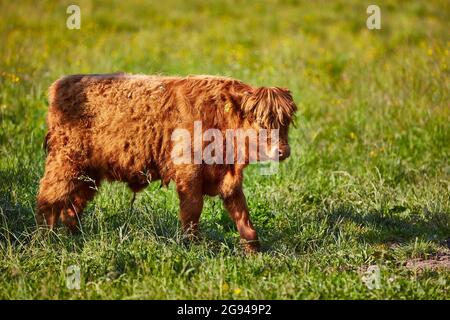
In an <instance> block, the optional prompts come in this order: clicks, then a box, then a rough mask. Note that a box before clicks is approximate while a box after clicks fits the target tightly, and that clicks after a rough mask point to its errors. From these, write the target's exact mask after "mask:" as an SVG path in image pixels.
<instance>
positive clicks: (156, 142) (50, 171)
mask: <svg viewBox="0 0 450 320" xmlns="http://www.w3.org/2000/svg"><path fill="white" fill-rule="evenodd" d="M49 101H50V105H49V111H48V117H47V122H48V133H47V136H46V139H45V142H44V145H45V148H46V150H47V152H48V155H47V159H46V164H45V174H44V176H43V178H42V180H41V182H40V188H39V194H38V199H37V220H38V222H39V223H41V224H46V225H48V226H49V227H53V225H54V224H55V223H56V222H57V221H58V219H60V220H61V221H62V222H63V223H64V224H65V225H66V226H67V227H69V229H71V230H73V231H75V230H77V228H78V222H79V219H80V216H81V213H82V211H83V209H84V207H85V206H86V203H87V202H88V201H90V200H92V199H93V197H94V195H95V193H96V190H97V188H96V187H98V186H99V185H100V183H101V181H102V180H104V179H106V180H110V181H123V182H126V183H127V184H128V185H129V187H130V188H131V190H133V191H134V192H138V191H140V190H142V189H143V188H145V187H146V186H147V185H148V183H149V181H154V180H158V179H161V181H162V183H163V184H165V185H167V184H168V183H169V182H170V181H174V182H175V184H176V187H177V191H178V194H179V199H180V218H181V221H182V225H183V228H184V231H185V232H187V233H188V234H195V232H196V231H197V225H198V220H199V217H200V214H201V211H202V206H203V196H204V195H210V196H215V195H219V196H220V197H221V198H222V199H223V201H224V204H225V207H226V209H227V211H228V212H229V214H230V216H231V218H232V219H233V220H234V221H235V223H236V226H237V229H238V231H239V233H240V235H241V238H242V239H243V241H244V242H245V243H246V248H247V249H248V250H255V249H257V248H258V238H257V234H256V231H255V229H254V227H253V225H252V223H251V221H250V218H249V212H248V208H247V204H246V200H245V197H244V193H243V191H242V176H243V172H242V171H243V169H244V167H245V166H246V164H237V163H235V164H229V165H227V164H223V165H218V164H213V165H206V164H200V165H199V164H194V163H193V164H178V165H175V164H174V163H173V161H172V159H171V150H172V146H173V141H171V134H172V132H173V131H174V129H176V128H186V129H188V130H190V131H191V132H192V130H193V124H194V121H196V120H200V121H202V126H203V130H206V129H208V128H217V129H219V130H221V131H222V132H223V133H224V136H225V130H226V129H237V128H244V129H245V128H254V129H258V128H267V129H273V128H278V129H279V130H280V148H279V152H280V157H281V159H284V158H286V157H287V156H289V145H288V141H287V138H288V126H289V124H290V123H291V120H292V116H293V114H294V112H295V110H296V106H295V104H294V102H293V100H292V96H291V94H290V92H289V91H288V90H287V89H281V88H265V87H262V88H254V87H251V86H249V85H247V84H244V83H242V82H240V81H238V80H234V79H229V78H221V77H212V76H190V77H184V78H182V77H163V76H144V75H127V74H109V75H71V76H67V77H64V78H62V79H59V80H58V81H56V82H55V83H54V84H53V85H52V86H51V87H50V89H49Z"/></svg>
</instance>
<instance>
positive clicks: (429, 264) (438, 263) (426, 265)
mask: <svg viewBox="0 0 450 320" xmlns="http://www.w3.org/2000/svg"><path fill="white" fill-rule="evenodd" d="M406 268H408V269H411V270H442V269H446V270H450V252H439V253H437V254H435V255H433V256H431V257H427V258H417V259H410V260H408V261H407V262H406Z"/></svg>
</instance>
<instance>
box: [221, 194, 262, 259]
mask: <svg viewBox="0 0 450 320" xmlns="http://www.w3.org/2000/svg"><path fill="white" fill-rule="evenodd" d="M222 199H223V203H224V205H225V208H226V209H227V211H228V213H229V215H230V217H231V218H232V219H233V221H234V222H235V223H236V227H237V229H238V231H239V235H240V236H241V242H242V243H243V245H244V249H245V250H246V251H247V252H256V251H259V249H260V244H259V240H258V235H257V233H256V230H255V228H254V227H253V224H252V222H251V221H250V215H249V212H248V207H247V201H246V200H245V195H244V192H243V191H242V188H239V189H237V190H236V191H234V192H233V193H232V194H231V195H228V196H225V197H222Z"/></svg>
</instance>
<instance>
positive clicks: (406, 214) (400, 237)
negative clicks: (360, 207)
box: [328, 206, 450, 244]
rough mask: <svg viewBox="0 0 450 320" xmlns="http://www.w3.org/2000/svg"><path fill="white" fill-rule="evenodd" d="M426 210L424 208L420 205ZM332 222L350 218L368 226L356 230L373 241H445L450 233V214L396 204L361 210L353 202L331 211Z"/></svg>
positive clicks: (365, 240) (356, 222)
mask: <svg viewBox="0 0 450 320" xmlns="http://www.w3.org/2000/svg"><path fill="white" fill-rule="evenodd" d="M420 210H422V209H420ZM328 217H329V223H330V224H334V223H336V222H337V221H340V220H343V221H344V222H345V221H350V222H352V223H354V224H356V225H358V226H361V227H363V228H364V230H365V231H364V232H361V233H359V234H356V235H355V236H356V237H357V239H358V240H361V241H364V242H366V243H369V244H377V243H402V242H408V241H410V240H414V239H415V238H420V239H423V240H427V241H433V242H438V243H441V242H443V241H445V240H446V239H447V238H448V237H449V236H450V214H449V213H445V212H442V211H433V212H432V211H428V210H425V209H423V210H422V212H420V211H418V209H410V208H406V207H400V206H397V207H393V208H391V209H389V210H386V211H376V210H372V211H369V212H367V213H360V212H358V211H357V210H356V209H354V208H352V207H351V206H342V207H340V208H338V209H335V210H333V211H332V212H331V213H329V214H328Z"/></svg>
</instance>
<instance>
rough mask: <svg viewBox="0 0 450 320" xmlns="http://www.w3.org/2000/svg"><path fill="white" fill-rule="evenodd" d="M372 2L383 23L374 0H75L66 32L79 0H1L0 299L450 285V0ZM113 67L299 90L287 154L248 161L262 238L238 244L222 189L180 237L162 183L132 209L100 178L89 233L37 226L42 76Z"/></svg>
mask: <svg viewBox="0 0 450 320" xmlns="http://www.w3.org/2000/svg"><path fill="white" fill-rule="evenodd" d="M376 3H377V4H378V5H379V6H380V8H381V19H382V20H381V21H382V22H381V24H382V29H381V30H368V29H367V28H366V18H367V16H368V15H367V13H366V8H367V5H368V3H365V2H364V1H344V0H342V1H317V2H316V1H311V2H309V1H294V0H291V1H267V2H262V1H254V2H250V1H214V2H209V1H200V0H198V1H174V0H166V1H137V0H133V1H111V2H110V1H95V2H90V1H77V4H78V5H79V6H80V8H81V29H80V30H68V29H67V28H66V19H67V17H68V14H66V8H67V6H68V5H69V4H72V1H38V2H36V1H6V0H0V4H1V10H0V298H2V299H17V298H26V299H51V298H56V299H84V298H100V299H115V298H119V299H141V298H150V299H166V298H169V299H178V298H184V299H195V298H206V299H218V298H222V299H247V298H249V299H375V298H381V299H397V298H399V299H450V267H449V263H448V261H449V260H447V263H445V259H448V258H449V251H450V249H449V244H450V196H449V194H450V192H449V191H450V178H449V175H450V166H449V156H450V148H449V145H450V105H449V102H450V99H449V98H450V93H449V92H450V91H449V89H450V88H449V85H450V80H449V64H450V59H449V50H450V33H449V27H450V26H449V21H450V5H449V2H448V1H446V0H442V1H381V0H380V1H377V2H376ZM114 71H126V72H131V73H147V74H151V73H161V74H167V75H169V74H170V75H172V74H177V75H186V74H214V75H227V76H232V77H235V78H238V79H241V80H243V81H245V82H248V83H251V84H253V85H277V86H284V87H289V88H290V89H291V90H292V92H293V95H294V98H295V100H296V102H297V104H298V107H299V112H298V114H297V120H296V123H297V127H296V128H292V131H291V134H290V142H291V147H292V149H293V154H292V156H291V158H289V159H288V160H287V161H286V162H284V163H283V164H281V166H280V170H279V173H278V174H277V175H273V176H262V175H260V174H259V170H258V168H257V167H255V166H252V167H250V168H248V169H247V171H246V178H245V179H246V180H245V183H244V184H245V193H246V196H247V199H248V202H249V207H250V209H251V215H252V218H253V221H254V223H255V225H256V228H257V230H258V232H259V234H260V238H261V239H262V244H263V252H262V253H259V254H257V255H254V256H245V255H244V254H243V253H242V252H241V249H240V246H239V238H238V234H237V232H236V230H235V227H234V224H233V223H232V221H231V220H230V219H229V218H228V216H227V214H226V213H225V211H224V209H223V207H222V205H221V202H220V201H219V200H218V199H207V201H206V204H205V208H204V211H203V215H202V220H201V234H202V240H201V241H200V242H199V243H195V244H192V245H186V244H185V243H184V241H182V236H181V234H180V232H179V222H178V217H177V214H178V199H177V196H176V193H175V191H174V187H173V185H170V186H169V188H167V189H165V188H162V189H160V188H159V183H154V184H152V185H150V186H149V187H148V188H147V189H146V190H145V191H144V192H142V193H140V194H139V195H138V197H137V199H136V202H135V205H134V207H133V208H130V200H131V197H132V193H131V192H130V191H129V190H128V189H127V188H126V186H125V185H122V184H118V183H117V184H104V185H102V186H101V191H100V193H99V195H98V196H97V197H96V198H95V200H94V201H93V202H92V203H91V204H90V205H89V207H88V208H87V210H86V212H85V215H84V220H83V232H82V234H81V235H79V236H72V235H70V234H68V233H67V232H66V231H65V230H64V229H63V228H60V229H57V230H56V231H55V232H53V233H48V232H41V231H40V230H37V228H36V224H35V220H34V206H35V197H36V192H37V187H38V183H39V179H40V177H41V175H42V173H43V165H44V157H45V155H44V152H43V150H42V141H43V137H44V135H45V132H46V126H45V114H46V109H47V98H46V89H47V87H48V86H49V85H50V83H52V82H53V81H54V80H55V79H57V78H58V77H60V76H62V75H64V74H71V73H109V72H114ZM436 255H438V256H439V259H440V261H437V260H439V259H437V258H436V257H435V256H436ZM427 259H434V260H435V262H436V263H435V264H434V265H433V266H431V262H427V261H426V260H427ZM424 260H425V261H424ZM438 262H439V263H438ZM418 263H422V265H425V267H424V268H416V267H415V265H416V264H418ZM70 265H76V266H79V267H80V272H81V288H80V289H79V290H75V289H69V288H67V287H66V270H67V268H68V267H69V266H70ZM373 266H377V267H378V270H379V272H380V273H379V277H377V276H376V273H375V275H374V278H373V279H375V286H370V285H369V286H368V285H367V284H366V283H365V281H364V279H365V278H364V277H365V276H366V270H367V269H368V268H369V267H370V268H369V269H372V268H374V267H373ZM427 266H428V267H427Z"/></svg>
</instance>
